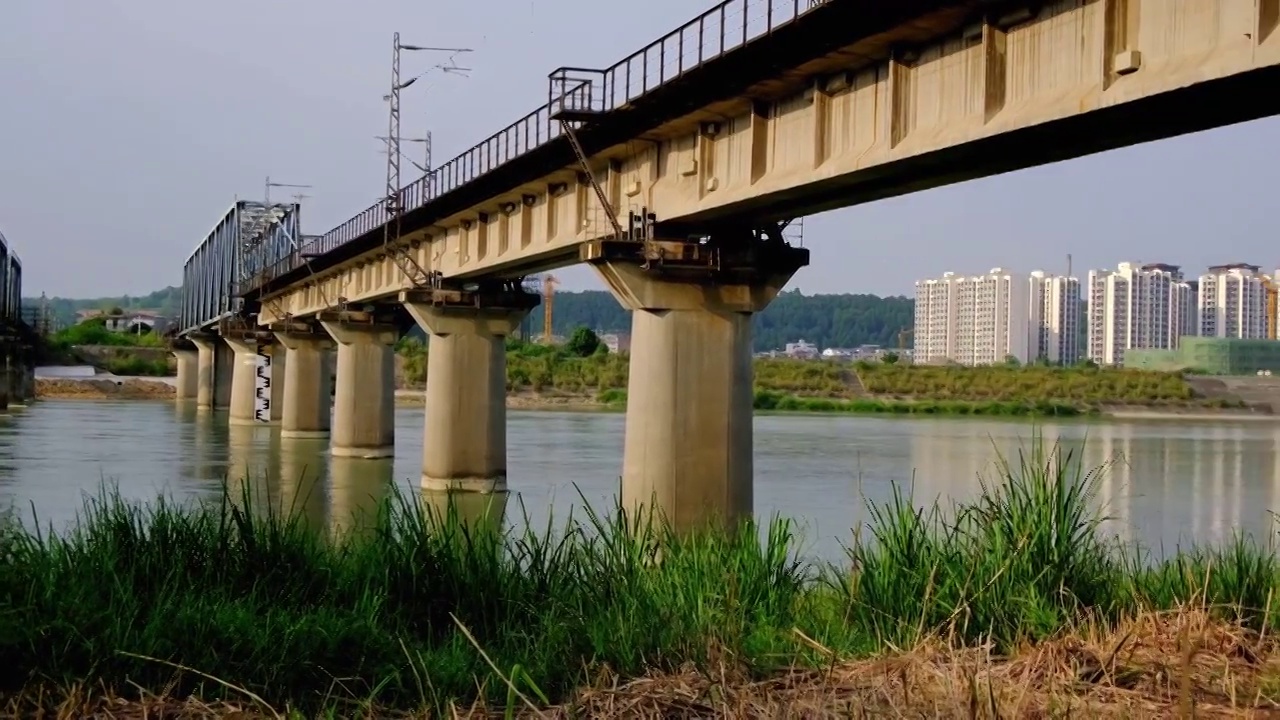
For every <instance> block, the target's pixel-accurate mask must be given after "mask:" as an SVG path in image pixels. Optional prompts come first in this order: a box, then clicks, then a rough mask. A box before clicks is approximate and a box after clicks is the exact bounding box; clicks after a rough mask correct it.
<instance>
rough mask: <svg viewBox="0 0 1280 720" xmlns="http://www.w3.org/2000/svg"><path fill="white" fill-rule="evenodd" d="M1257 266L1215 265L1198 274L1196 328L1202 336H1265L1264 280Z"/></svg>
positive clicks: (1265, 305) (1265, 285) (1265, 286)
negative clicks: (1202, 273)
mask: <svg viewBox="0 0 1280 720" xmlns="http://www.w3.org/2000/svg"><path fill="white" fill-rule="evenodd" d="M1258 270H1259V268H1258V266H1257V265H1249V264H1246V263H1234V264H1231V265H1215V266H1213V267H1211V268H1209V272H1207V273H1205V274H1204V275H1201V276H1200V292H1199V300H1198V303H1197V307H1198V309H1199V330H1200V334H1201V335H1203V336H1205V337H1226V338H1245V339H1258V338H1265V337H1266V336H1267V279H1266V277H1264V276H1263V275H1262V274H1261V273H1260V272H1258Z"/></svg>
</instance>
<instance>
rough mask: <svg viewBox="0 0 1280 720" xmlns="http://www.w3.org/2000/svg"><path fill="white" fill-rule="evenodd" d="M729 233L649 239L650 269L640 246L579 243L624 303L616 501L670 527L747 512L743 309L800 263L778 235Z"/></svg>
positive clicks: (749, 310) (747, 324) (759, 302)
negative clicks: (718, 237)
mask: <svg viewBox="0 0 1280 720" xmlns="http://www.w3.org/2000/svg"><path fill="white" fill-rule="evenodd" d="M714 239H715V238H714V237H713V240H714ZM731 239H734V240H738V242H737V243H735V244H734V245H731V246H724V245H722V246H720V247H716V245H715V244H713V243H709V244H705V245H702V244H695V243H685V242H652V243H650V244H649V252H650V253H658V254H659V255H660V257H661V259H660V260H658V259H657V258H655V259H654V261H653V262H650V263H649V265H650V267H649V268H648V269H646V268H645V267H644V264H645V259H644V257H643V254H644V251H643V249H642V248H643V246H641V245H640V244H639V243H635V242H614V241H605V242H597V243H591V244H588V245H586V246H584V247H583V249H582V255H583V259H584V260H587V261H589V262H590V263H591V264H592V265H593V266H594V267H595V269H596V271H597V272H598V273H599V275H600V277H601V278H603V279H604V281H605V282H606V283H607V284H608V286H609V289H610V290H611V291H612V292H613V294H614V296H615V297H616V298H617V299H618V301H619V302H621V303H622V304H623V305H624V306H626V307H627V308H629V309H630V310H631V311H632V320H631V368H630V378H629V380H628V384H627V420H626V439H625V442H624V446H623V448H624V449H623V463H622V503H623V506H624V507H625V508H627V509H628V510H629V511H632V512H635V511H637V510H640V509H641V508H647V509H648V511H653V512H656V513H659V514H661V515H663V516H665V518H666V520H667V521H668V522H669V523H670V524H671V525H672V527H673V528H674V529H675V530H677V531H687V530H691V529H694V528H696V527H698V526H702V525H706V524H709V523H726V524H732V523H734V522H736V521H738V520H740V519H744V518H747V517H749V516H750V515H751V512H752V504H753V487H752V485H753V477H752V450H753V435H752V427H751V423H752V405H753V388H752V380H753V377H752V348H751V316H752V315H753V314H754V313H757V312H759V311H761V310H763V309H764V308H765V307H766V306H767V305H768V304H769V302H770V301H772V300H773V298H774V297H775V296H776V295H777V294H778V292H779V291H780V290H781V289H782V288H783V286H785V285H786V283H787V281H788V280H790V279H791V276H792V275H793V274H794V273H795V272H796V270H798V269H799V268H801V267H803V266H804V265H807V264H808V261H809V252H808V251H807V250H804V249H801V248H793V247H790V246H789V245H786V244H784V243H782V242H781V241H780V240H778V241H773V242H765V241H761V240H756V239H754V238H752V237H750V236H749V235H748V236H747V237H739V236H734V237H732V238H731Z"/></svg>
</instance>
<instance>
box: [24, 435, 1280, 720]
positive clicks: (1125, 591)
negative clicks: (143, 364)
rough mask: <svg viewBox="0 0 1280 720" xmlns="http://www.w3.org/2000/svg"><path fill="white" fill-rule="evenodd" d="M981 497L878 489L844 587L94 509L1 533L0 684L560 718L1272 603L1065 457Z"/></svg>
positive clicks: (400, 533)
mask: <svg viewBox="0 0 1280 720" xmlns="http://www.w3.org/2000/svg"><path fill="white" fill-rule="evenodd" d="M994 480H995V481H994V482H993V484H991V485H988V486H985V487H984V492H983V493H982V495H981V496H980V497H978V498H976V499H975V500H973V501H972V502H969V503H966V504H963V505H959V506H955V507H949V508H946V511H945V512H944V511H943V510H942V509H940V508H938V507H936V506H935V507H933V508H931V509H927V510H920V509H917V508H916V507H915V506H914V505H913V503H912V502H911V501H910V499H909V498H908V497H907V496H905V495H903V494H897V495H895V497H894V498H893V499H892V500H891V501H889V502H888V503H885V504H882V505H879V506H877V507H875V508H874V511H873V514H872V516H873V519H872V522H871V526H870V528H869V531H868V534H866V535H863V536H861V538H860V540H859V539H855V541H854V542H853V543H852V544H851V545H850V548H849V551H848V555H849V564H848V565H846V566H842V567H831V566H826V565H820V564H817V563H811V562H808V561H804V560H800V559H797V557H796V551H795V539H794V538H793V536H792V527H791V525H790V524H789V523H788V522H787V521H785V520H780V519H777V520H773V521H771V522H770V523H769V524H768V526H767V528H764V529H763V530H764V532H763V533H761V528H758V527H757V526H755V525H754V524H747V525H744V526H742V527H740V528H738V529H737V530H736V531H715V530H708V531H705V532H695V533H691V534H689V535H686V536H682V537H678V536H675V535H673V534H671V533H669V532H667V531H666V530H665V529H664V526H663V525H662V524H661V523H642V522H631V523H629V522H627V521H626V520H625V519H623V518H621V517H620V516H619V515H617V514H614V515H612V516H611V517H612V518H613V519H603V518H600V517H598V516H596V515H594V514H590V513H587V514H586V515H585V516H582V517H579V518H576V519H574V518H569V519H566V522H565V523H564V524H563V525H562V526H557V527H554V528H552V527H547V528H543V529H540V530H522V531H518V532H517V531H510V530H508V531H506V532H501V533H499V532H495V531H493V530H492V529H485V527H484V526H476V525H470V524H466V523H461V522H459V521H458V520H457V518H456V517H450V518H445V519H443V520H441V519H440V518H438V517H436V516H432V515H430V514H428V512H427V511H426V510H425V509H423V508H422V507H420V506H419V505H418V504H417V503H416V502H414V501H411V500H409V499H408V498H403V497H402V498H400V499H399V500H398V501H396V502H391V503H388V504H387V505H385V506H384V508H383V510H382V512H381V513H380V514H379V515H378V517H377V519H376V520H375V521H373V525H372V526H371V527H369V528H367V529H366V531H364V532H353V533H349V534H346V535H343V536H342V537H340V538H338V539H336V540H333V539H326V538H323V537H321V536H320V535H318V534H317V532H315V531H313V530H312V529H310V528H308V527H307V526H306V525H305V524H304V523H303V522H302V521H301V520H297V519H293V517H292V516H289V517H286V516H282V515H280V514H272V513H247V512H244V511H242V510H241V509H240V506H239V505H237V504H230V503H228V504H222V505H211V506H203V507H201V508H199V509H190V508H182V507H179V506H176V505H174V504H170V503H165V502H158V503H155V504H152V505H150V506H148V507H146V508H141V507H138V506H134V505H130V504H128V503H126V502H124V501H122V500H121V499H120V498H119V497H118V496H116V495H113V494H111V493H104V494H103V495H102V496H101V497H100V498H98V499H96V500H93V501H91V502H89V503H88V504H87V505H86V508H85V511H84V514H83V517H82V519H81V524H80V525H79V527H78V529H77V530H75V531H72V532H69V533H66V534H62V535H48V534H44V535H35V534H31V533H28V532H26V531H23V530H21V529H18V528H17V527H16V526H15V525H14V524H12V523H9V524H4V525H0V666H2V667H5V668H8V669H9V670H8V671H7V672H6V673H4V674H3V677H0V690H3V691H4V692H8V693H12V692H15V691H17V690H18V689H19V688H21V687H23V686H27V687H30V686H31V685H34V684H46V685H47V684H54V685H67V684H72V683H87V684H90V685H96V684H98V683H101V685H102V686H105V687H108V688H113V689H116V690H117V691H122V692H125V691H128V690H129V688H130V687H132V685H131V683H137V684H138V685H140V686H141V687H143V688H147V689H150V690H153V691H160V690H162V689H164V688H166V687H168V685H169V683H171V682H174V681H175V679H176V682H177V685H176V686H175V687H173V688H172V692H171V694H172V695H173V696H175V697H183V696H185V695H186V694H187V693H196V694H198V695H200V696H202V697H205V698H212V697H216V696H224V695H236V693H235V692H233V691H230V690H228V689H226V688H225V687H223V686H222V685H220V684H218V683H215V682H212V681H210V680H208V679H205V678H203V677H202V676H200V675H198V674H196V673H195V672H190V671H188V672H183V673H178V672H176V671H175V669H174V666H175V665H177V666H183V667H186V668H191V669H193V670H195V671H199V672H201V673H206V674H208V675H210V676H214V677H217V678H219V679H220V680H221V681H224V682H227V683H231V684H233V685H235V686H238V687H241V688H244V689H246V690H248V691H251V692H253V693H257V694H258V695H261V696H262V697H263V698H265V699H266V700H267V701H268V702H270V703H272V704H273V705H275V706H276V707H284V706H290V707H294V708H302V709H316V708H320V707H334V706H335V705H336V706H342V703H343V702H365V701H368V702H371V703H374V704H376V705H378V706H381V707H384V708H399V709H415V708H423V707H426V708H434V709H440V708H441V707H443V706H444V705H446V704H447V703H449V702H454V701H457V702H469V701H470V700H472V699H474V698H475V697H477V696H484V697H486V698H487V699H488V700H490V701H491V702H493V703H495V704H497V705H498V706H502V705H505V704H507V703H509V702H512V698H511V697H510V691H509V689H508V686H507V685H506V684H505V681H504V680H503V679H502V678H500V677H499V674H498V673H495V671H494V670H493V668H492V667H491V666H490V665H489V660H486V656H487V657H488V658H489V659H490V660H491V661H492V662H493V666H494V667H496V668H497V669H498V670H499V671H500V673H501V675H502V676H505V677H506V678H508V679H514V681H515V682H516V683H517V685H518V687H519V689H520V690H521V692H523V693H525V694H526V695H528V696H530V697H533V698H537V700H538V702H547V701H551V702H554V701H556V700H559V699H563V698H565V697H567V696H568V695H569V694H570V693H571V692H572V691H573V689H574V688H575V687H579V686H581V685H584V684H589V683H592V682H594V681H596V679H597V678H599V677H600V676H601V673H605V672H612V673H617V674H619V675H621V676H624V677H626V676H634V675H637V674H640V673H643V672H646V671H650V670H663V669H674V668H678V667H680V666H681V665H683V664H684V663H686V662H693V663H704V664H705V663H711V662H720V661H723V660H725V659H726V658H727V659H728V662H732V663H735V664H739V665H741V666H742V668H744V669H745V670H747V671H748V672H749V673H753V674H757V675H764V674H768V673H770V672H773V671H775V670H777V669H779V668H782V667H785V666H791V665H793V664H796V663H799V664H802V665H803V664H818V663H822V662H827V661H829V658H826V657H824V656H819V655H818V654H816V653H815V651H814V650H813V649H812V646H811V645H810V644H808V643H807V642H805V641H803V640H802V639H801V638H800V637H799V635H798V634H797V633H796V632H795V630H797V629H798V630H800V631H801V632H803V633H804V634H805V635H807V636H809V637H811V638H813V639H814V640H816V641H817V642H818V643H820V644H821V645H822V646H823V647H825V648H828V649H830V650H832V651H834V652H836V653H838V654H840V655H843V656H856V655H864V654H867V653H871V652H875V651H879V650H882V649H884V648H885V647H886V646H888V645H890V644H891V645H892V646H895V647H909V646H910V645H912V644H913V643H914V642H916V641H918V640H920V639H921V638H922V637H924V636H926V635H929V634H933V633H945V634H948V635H950V636H952V637H953V639H954V640H955V641H956V642H958V643H962V644H972V643H980V642H987V641H992V642H994V643H996V645H997V646H998V647H1000V648H1004V649H1008V648H1011V647H1014V646H1016V645H1017V644H1019V643H1021V642H1023V641H1027V640H1036V639H1040V638H1044V637H1047V636H1049V635H1052V634H1054V633H1056V632H1058V631H1061V630H1063V629H1065V628H1068V627H1070V626H1072V625H1073V624H1075V623H1077V622H1079V621H1081V620H1082V619H1086V618H1087V619H1090V620H1104V621H1105V620H1109V619H1115V618H1119V617H1122V616H1125V615H1126V614H1129V613H1133V612H1136V611H1137V610H1139V609H1140V608H1143V609H1153V608H1154V609H1159V608H1169V607H1173V606H1175V605H1177V604H1179V603H1187V602H1192V603H1196V604H1199V603H1206V604H1208V605H1211V606H1214V607H1216V608H1218V609H1217V612H1219V613H1220V614H1223V615H1226V616H1229V617H1231V618H1233V619H1236V618H1239V619H1242V620H1244V621H1245V622H1246V623H1249V624H1252V625H1254V626H1259V625H1261V623H1262V622H1263V620H1264V615H1266V614H1268V612H1264V611H1263V610H1262V608H1269V607H1272V606H1274V603H1270V602H1269V600H1270V597H1271V594H1272V592H1273V590H1274V589H1275V588H1276V586H1277V581H1278V579H1280V568H1278V566H1277V562H1276V558H1275V556H1274V555H1273V554H1272V553H1271V552H1270V551H1269V550H1264V549H1262V548H1260V547H1258V546H1257V545H1255V544H1253V543H1251V542H1249V541H1246V540H1243V539H1242V540H1239V541H1238V542H1236V543H1234V544H1231V545H1229V546H1227V547H1225V548H1223V549H1220V550H1214V551H1210V550H1194V551H1189V552H1186V553H1183V554H1179V555H1177V556H1175V557H1174V558H1172V559H1170V560H1166V561H1162V562H1158V563H1152V562H1141V561H1140V558H1139V557H1138V556H1136V555H1135V554H1133V553H1131V552H1128V551H1125V550H1123V549H1121V548H1120V547H1119V546H1118V545H1117V544H1115V543H1113V542H1112V541H1110V540H1108V539H1106V538H1104V537H1103V536H1101V534H1100V532H1099V523H1100V521H1101V516H1100V515H1099V514H1098V513H1096V512H1094V511H1093V510H1092V509H1091V508H1092V507H1093V506H1092V504H1091V503H1092V500H1093V494H1094V492H1095V491H1096V488H1097V485H1098V481H1099V476H1098V474H1097V473H1092V474H1086V473H1084V472H1083V470H1082V469H1081V468H1080V466H1079V463H1078V462H1077V461H1076V460H1075V458H1074V457H1072V456H1071V455H1069V454H1067V453H1064V452H1058V451H1056V450H1047V449H1044V448H1043V446H1042V445H1040V444H1038V443H1033V445H1032V446H1031V449H1030V450H1028V451H1027V453H1026V454H1025V455H1022V456H1020V457H1019V458H1018V459H1017V460H1016V461H1015V462H1014V463H1012V464H1011V465H1007V466H1006V467H1005V468H1004V471H1003V473H1002V475H1001V477H999V478H995V479H994ZM761 534H763V535H764V539H763V541H762V540H761ZM659 549H661V560H660V561H659V560H658V556H659ZM850 568H852V570H851V569H850ZM1269 614H1270V615H1272V616H1274V614H1275V613H1274V611H1270V612H1269ZM1275 619H1276V618H1274V617H1271V618H1270V620H1271V621H1272V622H1274V620H1275ZM464 628H465V631H464ZM481 649H483V651H484V655H482V654H481ZM240 699H243V698H240Z"/></svg>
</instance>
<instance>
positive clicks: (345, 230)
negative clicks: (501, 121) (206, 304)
mask: <svg viewBox="0 0 1280 720" xmlns="http://www.w3.org/2000/svg"><path fill="white" fill-rule="evenodd" d="M830 1H831V0H724V2H721V3H720V4H719V5H716V6H715V7H713V8H711V9H710V10H708V11H706V12H704V13H702V14H701V15H699V16H698V17H696V18H694V19H693V20H691V21H689V22H687V23H685V24H684V25H682V26H681V27H679V28H678V29H676V30H675V31H673V32H670V33H668V34H667V35H665V36H663V37H662V38H660V39H658V40H656V41H654V42H652V43H650V44H649V45H646V46H645V47H644V48H642V49H640V50H638V51H637V52H635V53H632V54H631V55H630V56H628V57H626V58H625V59H623V60H622V61H620V62H618V63H616V64H614V65H613V66H611V67H609V68H607V69H605V70H582V69H579V68H561V69H559V70H557V71H556V72H554V73H552V75H551V79H552V80H553V85H554V81H555V80H556V79H557V78H558V77H560V78H563V79H565V80H572V78H573V77H575V76H576V77H577V78H578V82H577V84H572V83H566V85H569V87H565V88H564V89H563V90H562V92H561V93H560V96H559V97H554V96H553V97H551V98H549V99H548V102H547V104H546V105H544V106H542V107H540V108H538V109H537V110H534V111H533V112H531V113H529V114H528V115H525V116H524V117H522V118H520V119H519V120H517V121H515V122H514V123H512V124H511V125H508V126H507V127H505V128H503V129H502V130H499V131H498V132H497V133H495V134H493V135H492V136H490V137H489V138H487V139H486V140H484V141H483V142H481V143H480V144H478V145H476V146H474V147H472V148H471V149H469V150H467V151H466V152H464V153H462V154H461V155H459V156H457V157H455V158H453V159H452V160H450V161H448V162H447V163H445V164H443V165H441V166H439V167H437V168H436V169H434V170H432V171H431V173H429V174H428V175H426V176H424V177H422V178H419V179H418V180H416V181H414V182H413V183H411V184H409V185H407V186H405V187H404V188H402V189H401V190H400V192H399V193H398V196H397V198H396V199H397V202H398V203H399V206H400V207H402V208H404V209H405V211H406V212H407V211H410V210H415V209H417V208H420V207H422V206H423V205H425V204H427V203H428V202H430V201H432V200H435V199H437V198H439V197H441V196H443V195H446V194H448V193H450V192H453V191H454V190H457V189H459V188H461V187H462V186H464V185H466V184H468V183H470V182H473V181H475V180H476V179H478V178H479V177H481V176H483V175H485V174H487V173H489V172H492V171H493V170H495V169H497V168H498V167H499V166H501V165H503V164H505V163H507V162H510V161H511V160H514V159H515V158H518V157H520V156H522V155H525V154H526V153H528V152H530V151H532V150H535V149H537V148H539V147H542V146H543V145H546V144H547V143H549V142H551V141H552V140H555V139H557V138H558V137H560V135H561V134H562V131H561V129H560V126H559V123H557V122H556V121H555V120H553V119H552V118H553V116H554V115H555V114H557V113H558V112H560V111H561V110H564V109H575V110H588V109H589V110H591V111H593V112H596V113H604V112H609V111H611V110H617V109H620V108H623V107H625V106H626V105H627V104H628V103H631V102H632V101H634V100H637V99H639V98H640V97H642V96H644V95H646V94H648V93H650V92H653V91H654V90H656V89H657V88H659V87H661V86H663V85H665V84H667V83H669V82H671V81H673V80H675V79H677V78H679V77H681V76H682V75H684V74H685V73H687V72H689V71H691V70H694V69H696V68H698V67H701V66H702V65H704V64H706V63H707V62H710V61H712V60H715V59H716V58H719V57H721V56H723V55H724V54H726V53H728V52H730V51H733V50H736V49H738V48H741V47H743V46H745V45H747V44H748V43H750V42H752V41H753V40H756V39H758V38H761V37H764V36H766V35H768V34H770V33H772V32H773V31H774V30H775V29H777V28H779V27H781V26H783V25H785V24H787V23H789V22H792V21H794V20H796V19H797V18H798V17H800V16H802V15H804V14H806V13H807V12H809V11H810V10H813V9H814V8H816V7H819V6H821V5H824V4H826V3H827V2H830ZM552 94H553V95H554V92H553V93H552ZM388 219H389V215H388V213H387V210H386V202H385V201H379V202H378V203H377V204H375V205H372V206H370V207H368V208H366V209H365V210H364V211H363V212H361V213H359V214H358V215H356V216H355V217H353V218H351V219H350V220H347V221H346V222H344V223H342V224H341V225H339V226H338V227H336V228H333V229H332V230H330V231H329V232H327V233H325V234H324V235H321V236H320V237H319V238H317V239H315V240H313V241H312V242H311V243H309V244H308V245H305V246H303V248H302V249H301V252H299V253H293V254H291V255H290V256H289V257H286V258H283V259H282V260H280V261H279V262H277V263H276V264H275V265H274V266H273V267H271V268H270V269H268V270H267V271H266V272H264V273H263V277H264V278H265V279H267V280H269V279H272V278H275V277H279V276H280V275H283V274H284V273H287V272H290V271H292V270H296V269H297V268H299V267H302V266H303V265H304V264H305V262H304V260H303V258H302V256H304V255H305V256H309V257H313V258H314V257H319V256H321V255H325V254H327V253H330V252H333V251H334V250H336V249H338V248H340V247H342V246H343V245H345V244H347V243H349V242H351V241H353V240H355V239H357V238H360V237H363V236H365V235H367V234H368V233H370V232H372V231H374V230H377V229H378V228H380V227H382V225H383V224H384V223H386V222H387V220H388Z"/></svg>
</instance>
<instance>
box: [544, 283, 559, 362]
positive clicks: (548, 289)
mask: <svg viewBox="0 0 1280 720" xmlns="http://www.w3.org/2000/svg"><path fill="white" fill-rule="evenodd" d="M559 282H560V281H559V280H557V279H556V276H555V275H551V274H549V273H548V274H547V275H544V276H543V277H542V344H543V345H550V344H551V305H552V302H553V301H554V300H555V297H556V284H557V283H559Z"/></svg>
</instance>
